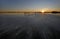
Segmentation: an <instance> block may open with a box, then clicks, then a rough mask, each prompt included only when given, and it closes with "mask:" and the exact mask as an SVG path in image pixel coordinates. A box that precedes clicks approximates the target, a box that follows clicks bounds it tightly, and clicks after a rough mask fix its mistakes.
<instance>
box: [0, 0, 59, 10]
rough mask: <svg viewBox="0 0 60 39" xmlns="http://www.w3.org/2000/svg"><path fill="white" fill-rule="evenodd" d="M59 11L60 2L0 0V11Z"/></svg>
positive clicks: (53, 0) (54, 0) (47, 0)
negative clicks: (47, 9)
mask: <svg viewBox="0 0 60 39" xmlns="http://www.w3.org/2000/svg"><path fill="white" fill-rule="evenodd" d="M43 8H49V9H54V10H60V0H0V10H37V9H43Z"/></svg>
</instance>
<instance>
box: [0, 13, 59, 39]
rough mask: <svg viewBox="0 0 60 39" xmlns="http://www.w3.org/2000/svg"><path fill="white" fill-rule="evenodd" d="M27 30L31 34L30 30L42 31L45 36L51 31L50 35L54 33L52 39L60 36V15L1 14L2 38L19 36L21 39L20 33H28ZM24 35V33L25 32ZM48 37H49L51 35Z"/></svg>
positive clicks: (12, 38)
mask: <svg viewBox="0 0 60 39" xmlns="http://www.w3.org/2000/svg"><path fill="white" fill-rule="evenodd" d="M27 31H28V33H29V34H31V33H30V32H33V33H34V31H37V32H40V33H41V35H42V36H44V34H46V35H48V33H49V35H50V34H52V35H53V36H51V35H50V36H51V37H52V38H51V39H54V37H56V38H60V37H59V36H60V15H59V14H30V15H27V14H26V15H24V14H0V38H10V39H16V36H17V39H18V38H20V39H21V37H19V36H20V33H21V32H26V33H27ZM26 33H25V34H26ZM53 33H54V34H53ZM35 34H36V33H35ZM35 34H34V35H35ZM22 35H24V33H23V34H22ZM34 35H33V36H34ZM54 35H56V36H54ZM46 37H47V38H48V37H49V36H46ZM44 38H45V37H44Z"/></svg>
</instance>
